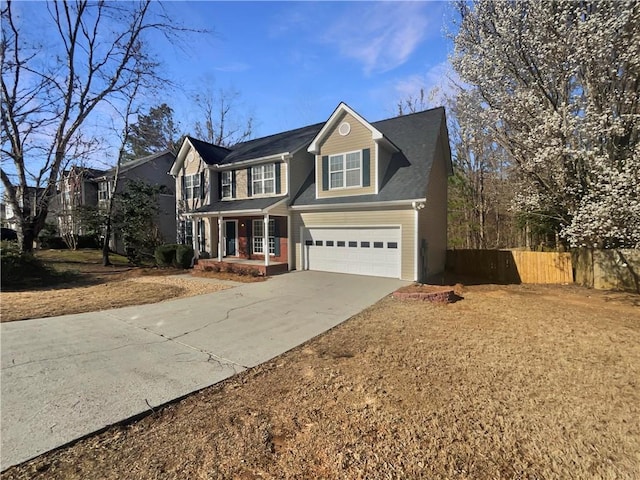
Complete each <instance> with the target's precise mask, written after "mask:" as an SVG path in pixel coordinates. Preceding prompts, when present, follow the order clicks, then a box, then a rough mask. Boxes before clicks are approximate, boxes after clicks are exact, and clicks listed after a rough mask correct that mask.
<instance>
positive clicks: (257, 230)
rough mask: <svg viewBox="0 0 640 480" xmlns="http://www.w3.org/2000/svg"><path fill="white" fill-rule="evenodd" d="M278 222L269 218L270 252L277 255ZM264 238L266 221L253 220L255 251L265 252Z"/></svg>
mask: <svg viewBox="0 0 640 480" xmlns="http://www.w3.org/2000/svg"><path fill="white" fill-rule="evenodd" d="M275 231H276V222H275V220H269V240H268V241H269V254H270V255H275V253H276V238H275ZM263 239H264V221H263V220H254V221H253V253H264V249H263V248H262V247H263V243H262V242H263Z"/></svg>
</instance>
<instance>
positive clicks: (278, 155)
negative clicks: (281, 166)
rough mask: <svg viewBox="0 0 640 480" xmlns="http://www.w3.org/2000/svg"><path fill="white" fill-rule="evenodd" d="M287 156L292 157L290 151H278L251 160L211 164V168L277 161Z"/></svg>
mask: <svg viewBox="0 0 640 480" xmlns="http://www.w3.org/2000/svg"><path fill="white" fill-rule="evenodd" d="M286 157H291V154H290V153H289V152H282V153H276V154H273V155H267V156H265V157H259V158H251V159H249V160H241V161H239V162H231V163H224V164H222V165H220V164H218V163H216V164H215V165H211V168H212V169H213V170H226V169H229V168H234V169H235V168H237V167H245V166H253V165H257V164H260V163H269V162H276V161H278V160H283V159H284V158H286Z"/></svg>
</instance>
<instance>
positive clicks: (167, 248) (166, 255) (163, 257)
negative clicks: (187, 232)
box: [153, 244, 178, 267]
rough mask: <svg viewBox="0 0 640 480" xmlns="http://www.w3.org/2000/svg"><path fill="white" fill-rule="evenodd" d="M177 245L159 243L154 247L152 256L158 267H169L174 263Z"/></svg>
mask: <svg viewBox="0 0 640 480" xmlns="http://www.w3.org/2000/svg"><path fill="white" fill-rule="evenodd" d="M177 248H178V245H176V244H167V245H159V246H157V247H156V250H155V252H154V253H153V256H154V257H155V259H156V264H157V265H158V266H159V267H170V266H172V265H174V264H175V263H176V249H177Z"/></svg>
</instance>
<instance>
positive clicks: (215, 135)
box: [194, 89, 253, 147]
mask: <svg viewBox="0 0 640 480" xmlns="http://www.w3.org/2000/svg"><path fill="white" fill-rule="evenodd" d="M239 99H240V93H239V92H237V91H236V90H233V89H227V90H224V89H219V90H217V91H215V92H214V91H213V90H210V89H209V90H207V91H205V92H204V93H199V94H196V95H195V97H194V100H195V101H196V103H197V104H198V105H199V106H200V114H201V119H200V120H198V121H196V123H195V126H194V130H195V133H196V136H197V137H198V138H199V139H200V140H204V141H206V142H209V143H212V144H214V145H220V146H222V147H229V146H231V145H235V144H236V143H240V142H244V141H245V140H249V139H250V138H251V136H252V135H253V117H252V116H251V115H247V116H243V115H242V114H241V113H240V112H239V111H238V110H239V106H238V101H239Z"/></svg>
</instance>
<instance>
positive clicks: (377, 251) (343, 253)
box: [302, 227, 400, 278]
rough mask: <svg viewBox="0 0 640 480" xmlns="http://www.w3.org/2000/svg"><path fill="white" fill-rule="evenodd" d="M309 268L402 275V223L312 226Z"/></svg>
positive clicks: (306, 238)
mask: <svg viewBox="0 0 640 480" xmlns="http://www.w3.org/2000/svg"><path fill="white" fill-rule="evenodd" d="M302 248H303V249H304V253H303V255H304V264H305V268H306V269H307V270H320V271H324V272H337V273H352V274H356V275H372V276H376V277H393V278H400V227H366V228H365V227H363V228H354V227H349V228H341V227H334V228H324V227H322V228H313V227H312V228H308V229H305V230H304V234H303V242H302Z"/></svg>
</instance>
